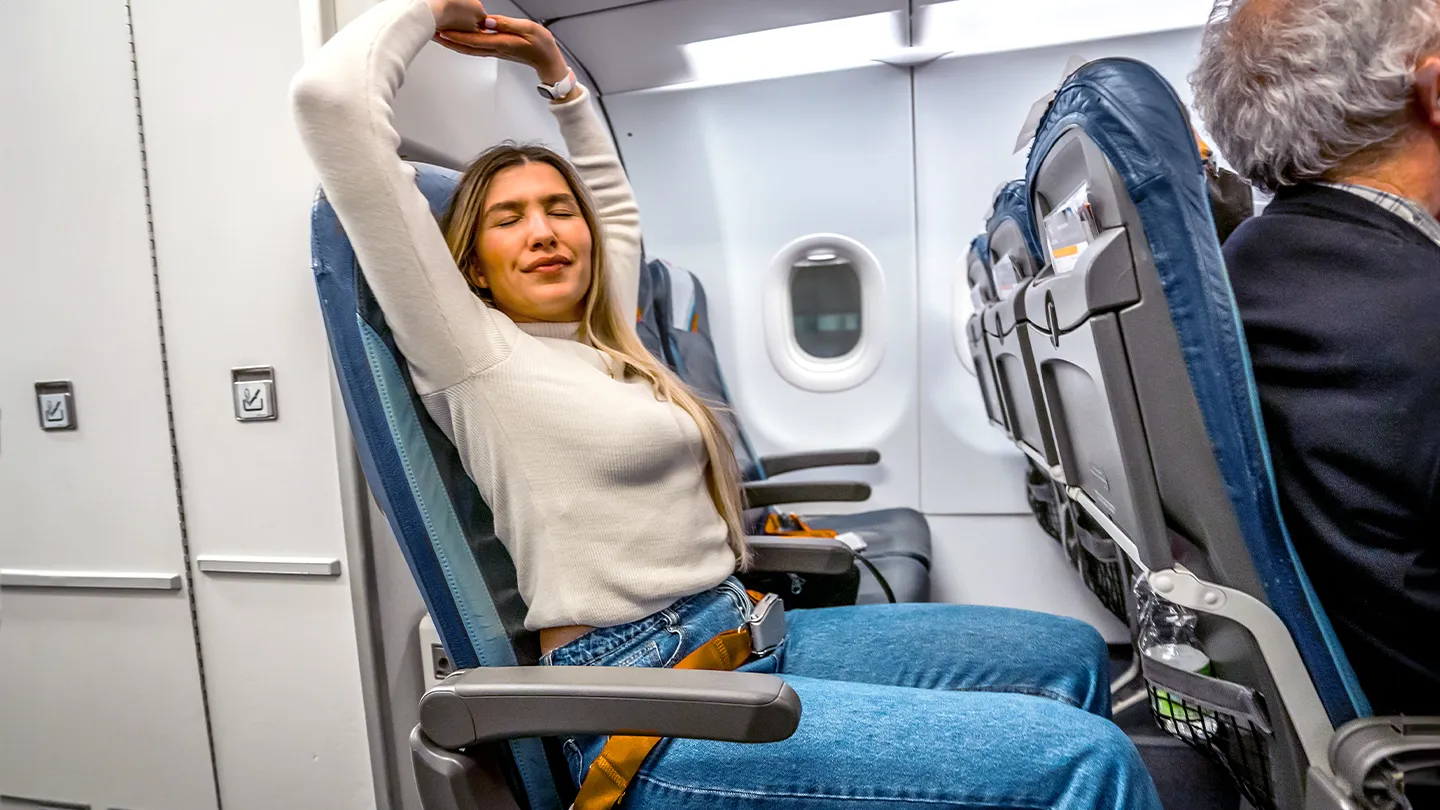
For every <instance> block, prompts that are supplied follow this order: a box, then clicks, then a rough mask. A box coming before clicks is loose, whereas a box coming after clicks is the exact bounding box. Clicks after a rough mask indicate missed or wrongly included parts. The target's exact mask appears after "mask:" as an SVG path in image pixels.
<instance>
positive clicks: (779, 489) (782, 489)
mask: <svg viewBox="0 0 1440 810" xmlns="http://www.w3.org/2000/svg"><path fill="white" fill-rule="evenodd" d="M742 493H743V494H744V496H745V507H746V508H747V509H754V508H756V507H761V506H778V505H780V504H784V503H819V502H836V501H863V500H865V499H867V498H869V497H870V485H869V484H866V483H864V482H862V481H794V482H785V481H753V482H751V483H748V484H745V485H744V487H742Z"/></svg>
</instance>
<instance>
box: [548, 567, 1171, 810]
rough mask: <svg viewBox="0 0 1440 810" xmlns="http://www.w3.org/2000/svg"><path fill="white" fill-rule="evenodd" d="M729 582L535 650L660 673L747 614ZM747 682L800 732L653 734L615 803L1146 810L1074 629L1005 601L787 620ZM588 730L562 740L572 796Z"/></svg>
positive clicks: (721, 809) (597, 742) (1151, 802)
mask: <svg viewBox="0 0 1440 810" xmlns="http://www.w3.org/2000/svg"><path fill="white" fill-rule="evenodd" d="M749 611H750V601H749V600H748V599H747V598H746V596H745V592H744V590H743V588H742V587H741V586H740V584H739V583H738V582H736V581H735V580H733V579H731V580H729V581H727V582H725V583H724V584H722V585H720V586H719V587H717V588H714V589H712V590H709V591H706V592H704V593H701V594H697V595H695V596H691V597H687V598H685V599H682V600H680V601H679V602H676V603H675V604H674V605H672V606H670V607H669V608H667V609H666V610H663V611H661V612H659V613H657V614H655V615H653V616H649V617H647V618H645V619H641V620H639V621H637V622H632V623H630V624H625V625H620V626H618V627H608V628H604V629H600V630H594V631H591V632H590V633H589V634H587V635H585V636H583V637H581V638H579V639H576V640H575V641H572V642H571V643H569V644H567V645H565V646H563V647H560V648H559V649H556V650H554V651H552V652H551V653H550V654H548V655H546V656H545V657H544V658H543V659H542V661H541V663H542V664H551V665H560V666H632V667H664V666H670V665H673V664H674V663H675V662H677V661H679V660H680V659H681V658H684V657H685V656H686V655H688V654H689V653H690V652H691V651H692V650H694V649H695V648H696V647H698V646H700V645H701V644H703V643H705V642H706V641H708V640H709V639H711V638H712V637H714V636H715V635H716V634H718V633H721V632H723V631H725V630H733V629H735V628H736V627H739V626H740V624H741V623H742V622H743V621H744V620H745V618H746V617H747V616H748V615H749ZM786 618H787V620H788V623H789V633H788V635H787V637H786V639H785V641H784V643H783V644H782V645H781V646H780V648H779V649H777V650H776V651H775V652H774V653H773V654H771V655H768V656H766V657H764V658H761V659H758V660H752V661H751V662H750V663H748V664H747V665H746V666H745V667H743V670H744V671H747V672H767V673H777V674H779V675H781V676H783V677H784V678H785V680H786V681H788V682H789V683H790V685H791V686H792V687H794V689H795V691H796V692H797V693H799V695H800V701H801V705H802V712H801V718H800V727H799V729H798V730H797V731H796V732H795V734H794V735H793V736H792V737H790V738H789V739H787V740H783V741H781V742H777V743H768V744H763V745H744V744H740V743H725V742H712V741H708V740H665V741H663V742H662V743H661V744H660V745H659V746H658V747H656V749H655V751H654V752H653V753H652V754H651V756H650V758H649V759H648V760H646V763H645V766H644V767H643V768H642V769H641V771H640V773H639V775H638V776H636V778H635V781H634V782H632V783H631V785H630V789H629V791H628V792H627V793H626V795H625V801H624V805H625V806H626V807H634V808H645V810H650V809H651V808H664V809H665V810H671V809H672V808H697V810H730V808H754V810H768V808H785V810H808V809H809V808H826V807H843V808H847V810H850V809H852V808H853V809H854V810H859V808H867V809H868V808H876V810H879V809H880V808H884V809H885V810H911V809H913V810H921V809H922V808H923V810H939V808H986V810H994V808H1075V810H1079V809H1080V808H1084V810H1099V809H1100V808H1104V809H1105V810H1111V808H1114V809H1115V810H1120V808H1125V810H1151V809H1153V810H1160V800H1159V798H1158V797H1157V796H1156V794H1155V788H1154V786H1153V785H1152V783H1151V781H1150V775H1149V773H1148V772H1146V770H1145V766H1144V765H1143V764H1142V763H1141V761H1140V756H1139V753H1138V752H1137V751H1136V750H1135V746H1134V745H1133V744H1132V743H1131V742H1130V740H1129V739H1128V738H1127V737H1126V736H1125V735H1124V733H1122V732H1121V731H1120V729H1119V728H1117V727H1116V726H1115V724H1114V723H1111V722H1110V721H1109V719H1108V717H1109V713H1110V689H1109V683H1108V680H1107V678H1106V677H1105V674H1104V673H1106V671H1107V667H1106V658H1107V653H1106V648H1105V644H1104V642H1103V641H1102V640H1101V638H1100V635H1099V634H1098V633H1096V632H1095V631H1094V630H1093V629H1092V628H1090V627H1089V626H1088V625H1085V624H1083V623H1081V622H1078V621H1074V620H1071V619H1064V618H1060V617H1058V616H1050V615H1046V614H1041V613H1030V612H1026V611H1020V610H1009V609H1005V608H992V607H978V606H962V605H927V604H900V605H867V606H863V607H846V608H828V609H824V610H799V611H792V612H790V613H788V614H787V616H786ZM605 740H606V738H604V737H573V738H570V739H567V740H565V741H564V743H563V747H564V750H565V754H566V757H567V758H568V760H569V763H570V770H571V777H572V778H573V779H574V780H575V783H576V784H577V785H578V784H579V783H580V780H581V779H582V778H583V777H584V775H585V773H586V771H587V769H588V768H589V767H590V763H591V762H592V761H593V760H594V758H595V757H596V755H598V754H599V752H600V748H601V747H602V746H603V745H604V743H605Z"/></svg>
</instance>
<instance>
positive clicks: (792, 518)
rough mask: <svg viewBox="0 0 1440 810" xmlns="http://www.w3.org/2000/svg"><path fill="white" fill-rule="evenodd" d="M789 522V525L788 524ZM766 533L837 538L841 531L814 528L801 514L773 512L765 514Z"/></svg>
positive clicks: (781, 535) (778, 535) (785, 535)
mask: <svg viewBox="0 0 1440 810" xmlns="http://www.w3.org/2000/svg"><path fill="white" fill-rule="evenodd" d="M786 524H789V525H786ZM765 533H766V534H767V535H770V536H771V537H828V538H830V539H832V540H833V539H835V538H836V537H839V533H838V532H836V531H835V530H834V529H812V528H810V526H809V524H807V523H806V522H805V521H803V520H801V519H800V516H799V515H787V516H785V517H783V518H782V517H781V516H780V515H778V514H776V513H774V512H771V513H770V514H768V515H766V516H765Z"/></svg>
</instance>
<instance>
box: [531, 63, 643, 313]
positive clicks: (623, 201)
mask: <svg viewBox="0 0 1440 810" xmlns="http://www.w3.org/2000/svg"><path fill="white" fill-rule="evenodd" d="M551 112H553V113H554V114H555V118H556V119H557V120H558V122H559V124H560V134H561V135H562V136H563V137H564V138H565V148H566V149H568V150H569V151H570V162H571V163H573V164H574V165H575V169H576V171H578V172H579V173H580V178H581V179H582V180H584V181H585V185H586V186H588V187H589V188H590V193H591V194H593V195H594V197H595V205H596V207H597V208H598V211H597V212H596V213H597V215H598V216H599V218H600V222H601V224H602V226H603V227H604V229H605V237H604V239H605V255H606V272H607V273H608V274H609V277H610V290H611V295H613V296H614V298H615V300H616V302H617V305H618V307H619V309H620V312H621V314H622V315H623V316H624V317H623V319H622V320H623V322H624V323H626V324H629V325H630V326H631V328H632V329H633V328H634V325H635V320H636V306H637V304H638V301H637V299H638V298H639V294H640V259H641V256H640V206H639V205H637V204H636V202H635V194H634V192H633V191H632V190H631V188H630V181H629V180H628V179H627V178H626V177H625V168H624V167H623V166H622V165H620V153H619V152H618V151H617V150H616V148H615V145H614V143H613V142H611V140H610V133H609V132H608V131H607V130H606V127H605V123H604V121H602V120H601V119H600V116H599V114H598V113H597V112H596V111H595V108H594V105H593V104H592V103H591V100H590V91H589V90H586V89H584V88H581V92H580V94H579V95H578V97H576V98H572V99H570V100H569V101H567V102H565V103H564V104H555V105H552V106H551Z"/></svg>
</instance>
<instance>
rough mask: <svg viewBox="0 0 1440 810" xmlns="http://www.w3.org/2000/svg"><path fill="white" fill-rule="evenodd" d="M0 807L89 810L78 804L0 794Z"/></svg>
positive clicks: (87, 806) (40, 809)
mask: <svg viewBox="0 0 1440 810" xmlns="http://www.w3.org/2000/svg"><path fill="white" fill-rule="evenodd" d="M0 807H6V808H9V807H15V808H16V810H19V808H21V807H26V808H35V810H90V807H91V806H90V805H88V804H81V803H80V802H60V801H51V800H49V799H32V798H30V797H29V796H12V795H10V794H9V793H0Z"/></svg>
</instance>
